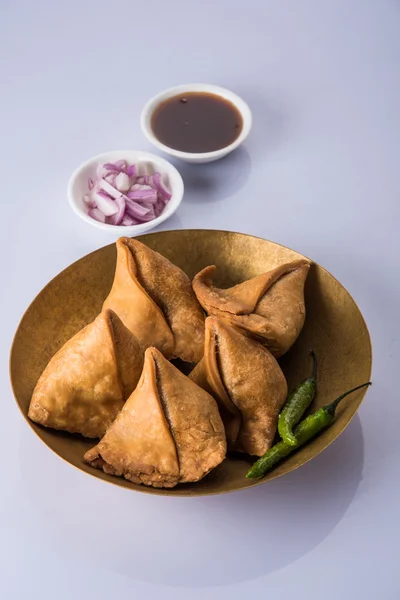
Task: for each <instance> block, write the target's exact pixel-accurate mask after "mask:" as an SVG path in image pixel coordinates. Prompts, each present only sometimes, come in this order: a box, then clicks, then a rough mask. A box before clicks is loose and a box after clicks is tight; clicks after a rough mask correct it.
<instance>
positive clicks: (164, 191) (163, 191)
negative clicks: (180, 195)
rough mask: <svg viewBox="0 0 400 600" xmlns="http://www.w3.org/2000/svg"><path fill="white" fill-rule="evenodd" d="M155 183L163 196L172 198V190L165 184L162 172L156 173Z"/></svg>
mask: <svg viewBox="0 0 400 600" xmlns="http://www.w3.org/2000/svg"><path fill="white" fill-rule="evenodd" d="M153 183H154V185H155V187H156V189H157V191H158V192H160V194H161V196H162V197H163V198H165V200H171V192H169V191H168V190H167V188H166V187H165V185H164V184H163V182H162V180H161V175H160V173H154V175H153Z"/></svg>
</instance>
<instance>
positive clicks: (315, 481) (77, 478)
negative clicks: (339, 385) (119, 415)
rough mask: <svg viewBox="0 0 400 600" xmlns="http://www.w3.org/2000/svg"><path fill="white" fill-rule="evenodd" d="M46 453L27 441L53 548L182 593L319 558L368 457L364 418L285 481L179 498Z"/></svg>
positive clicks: (34, 496)
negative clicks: (110, 479) (118, 482)
mask: <svg viewBox="0 0 400 600" xmlns="http://www.w3.org/2000/svg"><path fill="white" fill-rule="evenodd" d="M36 444H37V442H36V441H35V442H34V441H33V438H32V436H29V435H27V434H26V435H23V436H22V439H21V448H20V463H21V470H22V476H23V480H24V484H25V486H26V494H27V496H28V497H29V499H30V500H31V502H32V503H33V504H34V510H35V514H37V515H38V516H39V515H40V519H41V521H42V522H43V538H44V539H46V538H48V543H49V549H51V551H52V552H56V553H58V554H61V555H65V554H66V553H67V554H68V556H69V557H71V556H72V557H73V558H74V559H77V560H80V561H81V560H82V561H85V562H87V561H88V562H93V563H94V564H95V565H96V566H97V567H99V568H102V569H109V570H112V571H115V572H118V573H120V574H123V575H125V576H127V577H130V578H132V579H136V580H141V581H144V582H148V583H152V584H163V585H170V586H179V587H206V586H218V585H228V584H232V583H237V582H242V581H247V580H251V579H255V578H257V577H261V576H263V575H267V574H268V573H271V572H274V571H277V570H278V569H281V568H282V567H285V566H287V565H289V564H290V563H292V562H294V561H295V560H297V559H299V558H301V557H302V556H304V555H305V554H307V553H308V552H310V551H311V550H313V548H315V547H316V546H317V545H318V544H320V543H321V542H322V541H323V540H324V539H325V538H326V537H327V536H328V535H329V533H330V532H331V531H332V530H333V529H334V528H335V526H336V525H337V524H338V523H339V521H340V520H341V519H342V517H343V515H344V514H345V512H346V510H347V509H348V507H349V505H350V504H351V501H352V499H353V497H354V495H355V493H356V490H357V487H358V485H359V482H360V480H361V476H362V468H363V455H364V453H363V436H362V429H361V423H360V420H359V418H358V416H356V417H355V418H354V419H353V421H352V422H351V424H350V425H349V427H348V428H347V429H346V430H345V432H344V433H343V434H342V435H341V436H340V438H339V439H338V440H337V441H336V442H334V444H332V445H331V446H330V447H329V448H327V449H326V450H325V452H324V453H323V454H322V455H320V456H318V457H317V458H315V459H314V460H313V461H311V462H310V463H307V464H306V465H304V466H303V467H301V468H300V469H298V470H297V471H294V472H293V473H290V474H288V475H286V476H285V477H282V478H280V479H277V480H274V481H271V482H269V483H267V484H266V485H263V486H258V487H256V488H252V489H249V490H246V491H243V492H238V493H234V494H228V495H222V496H213V497H208V498H207V497H206V498H204V497H203V498H179V499H178V498H166V497H159V496H149V495H145V494H139V493H132V492H130V491H129V490H123V489H121V488H117V487H114V486H111V485H108V484H105V483H104V482H102V481H100V480H96V479H93V478H90V477H87V476H86V475H84V474H83V473H80V472H78V471H76V472H75V473H74V474H73V473H71V472H68V473H67V471H66V470H69V466H68V465H66V464H65V463H61V462H60V461H59V460H58V459H57V458H56V457H55V456H54V455H52V454H51V453H49V452H48V450H47V448H45V447H44V446H40V447H38V446H37V445H36ZM38 465H39V466H38ZM67 481H68V484H67V483H66V482H67ZM71 481H73V482H74V484H75V483H76V484H75V485H74V486H71ZM63 482H64V483H63Z"/></svg>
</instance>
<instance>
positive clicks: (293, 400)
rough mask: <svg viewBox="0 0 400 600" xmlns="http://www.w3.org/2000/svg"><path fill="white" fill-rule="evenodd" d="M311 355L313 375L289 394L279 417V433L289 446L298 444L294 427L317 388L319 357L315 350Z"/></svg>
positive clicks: (312, 398)
mask: <svg viewBox="0 0 400 600" xmlns="http://www.w3.org/2000/svg"><path fill="white" fill-rule="evenodd" d="M311 355H312V357H313V360H314V367H313V372H312V375H311V377H307V379H304V381H302V382H301V383H300V384H299V385H298V386H297V387H296V388H295V389H294V390H293V392H292V393H291V394H290V395H289V397H288V399H287V400H286V403H285V405H284V407H283V409H282V411H281V414H280V415H279V419H278V432H279V435H280V436H281V438H282V440H283V441H284V442H286V444H288V445H289V446H296V444H297V439H296V436H295V435H294V433H293V427H294V426H295V425H297V423H298V422H299V421H300V419H301V417H302V416H303V415H304V413H305V411H306V410H307V408H308V407H309V406H310V404H311V402H312V401H313V400H314V398H315V392H316V390H317V357H316V356H315V353H314V352H311Z"/></svg>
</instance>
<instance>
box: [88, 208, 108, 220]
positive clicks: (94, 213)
mask: <svg viewBox="0 0 400 600" xmlns="http://www.w3.org/2000/svg"><path fill="white" fill-rule="evenodd" d="M88 215H89V217H92V219H95V220H96V221H100V223H105V222H106V217H105V215H103V213H102V212H101V210H99V209H98V208H90V209H89V212H88Z"/></svg>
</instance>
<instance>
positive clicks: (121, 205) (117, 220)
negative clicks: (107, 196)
mask: <svg viewBox="0 0 400 600" xmlns="http://www.w3.org/2000/svg"><path fill="white" fill-rule="evenodd" d="M115 204H116V205H117V207H118V212H116V213H115V215H112V216H111V217H108V221H107V222H108V223H110V225H121V222H122V219H123V218H124V214H125V208H126V202H125V199H124V198H123V197H122V196H120V197H119V198H116V199H115Z"/></svg>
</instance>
